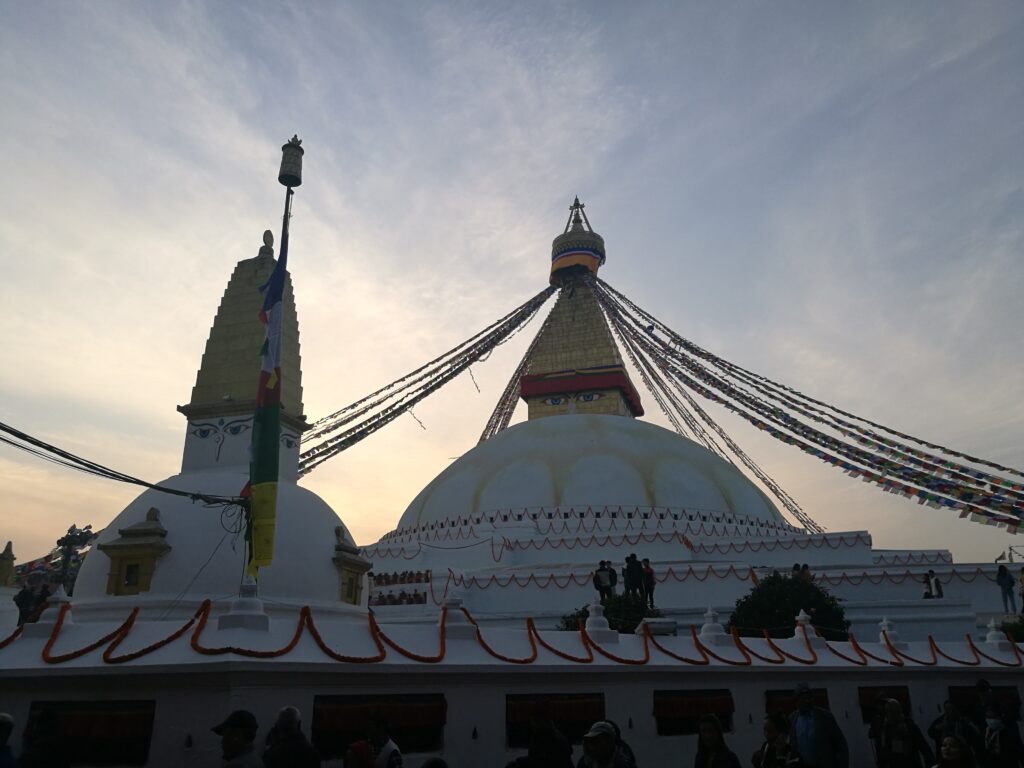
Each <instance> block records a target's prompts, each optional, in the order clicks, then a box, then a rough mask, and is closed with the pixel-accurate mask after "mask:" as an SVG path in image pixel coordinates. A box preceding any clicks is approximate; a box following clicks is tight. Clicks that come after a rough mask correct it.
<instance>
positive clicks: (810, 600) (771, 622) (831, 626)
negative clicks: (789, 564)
mask: <svg viewBox="0 0 1024 768" xmlns="http://www.w3.org/2000/svg"><path fill="white" fill-rule="evenodd" d="M801 610H804V611H806V612H807V614H808V615H809V616H810V617H811V624H813V625H814V626H815V627H817V628H818V629H820V630H821V632H822V634H823V635H824V636H825V637H826V638H828V639H829V640H845V639H846V636H847V635H846V633H847V629H848V628H849V626H850V622H848V621H847V620H846V616H845V614H844V612H843V607H842V606H841V605H840V604H839V601H838V600H836V599H835V598H834V597H832V595H830V594H829V593H828V592H827V591H826V590H825V589H823V588H822V587H819V586H818V585H817V584H815V583H814V582H810V581H803V580H802V579H794V578H790V577H788V576H782V575H781V574H779V573H773V574H772V575H771V576H767V577H765V578H763V579H761V581H760V582H759V583H758V584H757V586H755V587H754V588H753V589H752V590H750V593H749V594H747V595H746V596H744V597H741V598H740V599H739V600H737V601H736V607H735V608H734V609H733V612H732V616H731V617H730V619H729V625H728V626H729V627H733V626H735V627H736V631H737V632H738V633H739V634H740V635H741V636H743V637H762V636H763V632H762V630H768V634H769V635H770V636H771V637H779V638H781V637H792V636H793V627H794V626H795V625H796V616H797V614H799V613H800V611H801Z"/></svg>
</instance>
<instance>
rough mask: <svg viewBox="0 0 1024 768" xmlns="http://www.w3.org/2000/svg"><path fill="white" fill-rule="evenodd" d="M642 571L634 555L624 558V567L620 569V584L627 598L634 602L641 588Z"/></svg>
mask: <svg viewBox="0 0 1024 768" xmlns="http://www.w3.org/2000/svg"><path fill="white" fill-rule="evenodd" d="M643 581H644V569H643V566H641V565H640V561H639V560H637V559H636V555H630V556H629V557H627V558H626V566H625V567H624V568H623V569H622V583H623V586H624V589H625V593H626V595H627V596H629V597H632V598H633V599H634V600H636V599H638V598H639V597H640V588H641V587H642V586H643Z"/></svg>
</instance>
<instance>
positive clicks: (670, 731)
mask: <svg viewBox="0 0 1024 768" xmlns="http://www.w3.org/2000/svg"><path fill="white" fill-rule="evenodd" d="M735 711H736V707H735V706H734V705H733V701H732V693H731V692H730V691H729V690H728V689H725V688H718V689H713V690H696V691H655V692H654V721H655V723H656V724H657V729H658V735H659V736H690V735H693V734H695V733H697V725H698V722H699V721H700V718H701V717H702V716H703V715H714V716H715V717H717V718H718V719H719V720H720V721H721V723H722V728H723V729H725V731H726V733H730V732H732V729H733V726H732V716H733V712H735Z"/></svg>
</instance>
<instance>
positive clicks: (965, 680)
mask: <svg viewBox="0 0 1024 768" xmlns="http://www.w3.org/2000/svg"><path fill="white" fill-rule="evenodd" d="M986 676H987V677H990V678H996V675H994V674H992V670H988V674H987V675H986ZM978 677H979V674H978V672H977V671H975V670H970V669H949V670H948V671H946V672H944V673H943V674H942V675H936V674H934V672H933V671H931V670H928V669H912V670H894V669H879V668H874V669H869V670H854V669H849V668H847V669H835V668H831V669H830V668H825V669H813V670H807V671H802V670H798V671H796V672H794V670H792V669H790V668H785V669H761V670H759V671H758V672H757V673H756V674H751V670H749V669H748V670H743V669H739V670H737V669H726V668H721V667H715V668H710V669H700V668H686V669H678V668H676V669H646V668H645V669H643V670H640V669H635V668H624V667H610V668H609V667H605V666H602V667H598V668H588V667H585V666H575V667H568V668H567V667H564V666H554V667H552V666H551V665H537V666H531V667H527V668H511V667H507V666H495V665H493V664H489V665H484V666H481V667H480V668H466V669H443V668H442V669H438V668H424V667H423V666H417V665H409V666H401V665H390V664H389V665H381V666H377V667H374V668H373V669H369V670H367V669H359V670H353V669H352V667H350V666H346V665H338V666H329V667H325V666H324V665H322V664H318V665H312V664H283V663H281V664H279V663H274V664H272V665H268V664H259V663H247V662H225V663H216V664H204V665H190V666H188V667H183V668H179V669H178V670H177V671H175V672H174V673H173V674H164V673H156V674H148V673H145V672H142V671H141V670H138V669H130V668H128V669H121V670H118V671H116V672H113V673H110V674H95V673H92V672H88V673H86V672H80V673H78V674H75V673H74V672H73V671H71V670H65V669H62V670H55V671H53V672H52V673H45V672H44V673H36V674H33V675H27V676H24V677H20V678H17V679H11V678H7V679H5V681H4V705H5V708H6V709H7V711H9V712H10V713H11V715H12V716H13V717H14V718H15V722H16V727H15V733H14V742H13V747H14V751H15V754H17V753H18V752H19V751H20V748H21V745H20V734H21V729H22V727H23V725H24V723H25V720H26V718H27V715H28V711H29V707H30V705H31V702H32V701H67V700H79V701H93V700H97V699H106V700H118V699H128V700H132V699H155V700H156V701H157V707H156V716H155V721H154V730H153V740H152V746H151V749H150V759H149V762H148V763H147V765H149V766H153V767H154V768H164V767H166V768H171V766H173V767H174V768H179V767H180V766H182V765H186V766H210V768H214V766H217V765H219V747H218V737H217V736H216V735H215V734H213V733H211V732H210V730H209V729H210V727H212V726H213V725H214V724H216V723H218V722H220V720H221V719H222V718H223V717H224V716H226V714H227V713H229V712H230V711H232V710H233V709H239V708H244V709H248V710H250V711H252V712H253V713H254V714H255V716H256V718H257V720H258V721H259V723H260V726H261V727H260V732H259V734H258V736H257V743H258V744H262V742H263V739H264V738H265V736H266V732H267V729H268V728H269V727H270V725H271V724H272V723H273V721H274V718H275V716H276V713H277V711H278V710H279V709H280V708H281V707H283V706H288V705H291V706H297V707H298V708H299V709H300V711H301V712H302V713H303V718H304V723H305V728H306V730H307V733H308V732H309V727H310V724H311V722H312V714H313V701H314V697H315V696H317V695H331V694H346V695H356V696H358V695H360V694H376V695H379V694H392V695H394V696H395V697H401V696H402V695H403V694H405V693H411V692H415V693H441V694H443V695H444V696H445V699H446V702H447V723H446V725H445V729H444V748H443V750H442V751H441V752H440V753H438V754H440V755H441V756H443V757H444V758H445V759H446V760H447V761H448V762H449V763H450V764H451V765H457V766H486V765H504V764H506V763H507V762H508V761H510V760H511V759H513V758H514V757H516V756H518V755H521V754H523V751H522V750H513V749H509V748H508V747H507V746H506V743H505V707H506V702H505V697H506V696H507V695H508V694H516V693H520V694H553V693H600V694H603V696H604V702H605V716H606V717H607V718H610V719H613V720H615V721H616V722H617V723H618V724H619V726H620V727H621V728H622V731H623V737H624V738H625V739H626V741H628V742H629V743H630V745H631V746H632V747H633V749H634V751H635V752H636V754H637V757H638V759H639V762H640V764H641V765H688V764H690V763H691V762H692V759H693V755H694V753H695V751H696V746H697V737H696V736H695V735H694V736H658V735H657V732H656V723H655V719H654V717H653V714H652V713H653V705H652V697H653V692H654V691H655V690H666V689H667V690H679V689H694V690H700V689H723V688H724V689H728V690H730V691H731V693H732V698H733V702H734V706H735V712H734V714H733V723H734V729H733V732H732V733H729V734H727V741H728V743H729V745H730V747H731V748H732V749H733V750H734V751H735V752H736V753H737V755H738V756H739V757H740V759H741V761H742V762H743V763H744V764H745V763H746V762H747V759H748V757H749V755H750V754H751V753H752V752H753V751H754V749H756V748H757V746H759V744H760V742H761V738H762V737H761V724H762V721H763V717H764V709H765V691H766V690H772V689H777V690H787V691H788V690H791V689H792V687H793V686H794V685H795V683H797V682H807V683H809V684H810V685H811V686H812V687H815V688H817V687H823V688H826V689H827V691H828V697H829V703H830V707H831V710H832V712H833V713H834V714H835V716H836V718H837V720H838V722H839V724H840V726H841V727H842V729H843V731H844V733H845V734H846V737H847V740H848V742H849V745H850V752H851V761H850V765H851V766H864V765H869V764H871V756H870V749H869V743H868V738H867V726H866V725H865V724H864V723H863V722H862V718H861V714H860V707H859V699H858V688H859V687H862V686H885V685H889V686H891V685H906V686H908V687H909V688H910V692H911V700H912V708H913V716H914V719H915V721H916V722H917V724H918V725H919V726H921V728H922V729H925V728H927V726H928V724H929V723H930V722H931V720H932V719H934V718H935V717H937V716H938V714H939V712H940V709H941V706H942V702H943V701H944V700H945V699H946V698H947V696H948V686H951V685H962V686H973V685H974V683H975V682H976V680H977V678H978ZM1022 681H1024V676H1022V674H1021V672H1020V671H1012V672H1006V673H999V674H998V679H993V680H992V682H993V683H998V684H1000V685H1017V686H1018V687H1019V686H1020V684H1021V682H1022ZM474 730H475V731H476V737H475V738H474V735H473V734H474ZM579 755H580V748H579V747H578V746H577V747H576V749H575V757H577V758H578V757H579ZM427 757H428V755H427V754H407V757H406V761H407V764H409V765H419V764H420V763H422V762H423V761H424V760H425V759H426V758H427Z"/></svg>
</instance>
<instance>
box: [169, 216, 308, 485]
mask: <svg viewBox="0 0 1024 768" xmlns="http://www.w3.org/2000/svg"><path fill="white" fill-rule="evenodd" d="M273 246H274V236H273V234H272V233H271V232H270V230H267V231H266V232H264V233H263V245H262V246H261V247H260V250H259V253H258V254H257V255H256V257H255V258H252V259H243V260H242V261H240V262H238V264H237V265H235V270H234V272H233V273H232V275H231V279H230V280H229V281H228V285H227V288H226V289H225V290H224V296H223V297H222V298H221V302H220V307H218V308H217V315H216V316H215V317H214V319H213V326H212V327H211V328H210V336H209V338H208V339H207V341H206V350H205V351H204V352H203V359H202V362H201V363H200V364H199V372H198V374H197V375H196V384H195V386H194V387H193V388H192V397H191V399H190V400H189V402H188V404H186V405H180V406H178V410H179V411H180V412H181V413H183V414H184V415H185V417H186V418H187V419H188V431H187V434H186V436H185V449H184V455H183V457H182V463H181V469H182V471H183V472H187V471H198V470H203V469H217V468H225V467H229V466H240V467H241V466H245V467H247V466H248V465H249V443H250V440H251V438H252V435H251V434H250V430H251V429H252V418H253V413H254V412H255V410H256V388H257V384H256V373H257V372H258V371H259V365H260V348H261V347H262V346H263V340H264V336H265V332H264V329H263V326H262V325H261V324H260V322H259V312H260V304H261V301H262V298H261V295H260V291H259V287H260V286H261V285H263V283H265V282H266V281H267V278H268V277H270V273H271V271H272V270H273V269H274V264H275V260H274V247H273ZM281 380H282V382H281V392H282V395H281V464H280V473H281V477H282V479H284V478H287V479H291V480H295V479H296V477H297V476H298V454H299V439H300V437H301V436H302V433H303V432H304V431H305V430H307V429H308V428H309V424H308V423H307V422H306V419H305V416H304V415H303V413H302V410H303V408H302V371H301V361H300V357H299V320H298V314H297V312H296V309H295V295H294V293H293V291H292V281H291V277H290V276H289V277H288V278H287V280H286V282H285V287H284V320H283V327H282V329H281Z"/></svg>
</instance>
